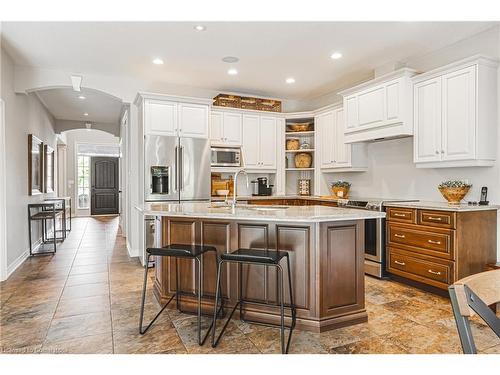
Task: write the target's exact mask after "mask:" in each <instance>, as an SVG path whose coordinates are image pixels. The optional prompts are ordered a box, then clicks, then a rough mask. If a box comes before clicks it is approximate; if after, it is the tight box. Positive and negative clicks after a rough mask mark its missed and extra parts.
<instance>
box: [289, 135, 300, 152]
mask: <svg viewBox="0 0 500 375" xmlns="http://www.w3.org/2000/svg"><path fill="white" fill-rule="evenodd" d="M286 149H287V150H298V149H299V140H298V139H297V138H290V139H287V140H286Z"/></svg>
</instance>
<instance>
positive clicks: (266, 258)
mask: <svg viewBox="0 0 500 375" xmlns="http://www.w3.org/2000/svg"><path fill="white" fill-rule="evenodd" d="M285 256H288V252H286V251H275V250H259V249H238V250H236V251H233V252H232V253H224V254H221V256H220V257H221V260H227V261H232V262H253V263H266V264H277V263H279V261H280V260H281V258H283V257H285Z"/></svg>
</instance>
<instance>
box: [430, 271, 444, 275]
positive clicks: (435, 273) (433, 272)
mask: <svg viewBox="0 0 500 375" xmlns="http://www.w3.org/2000/svg"><path fill="white" fill-rule="evenodd" d="M427 272H429V273H432V274H433V275H441V272H439V271H437V272H436V271H433V270H427Z"/></svg>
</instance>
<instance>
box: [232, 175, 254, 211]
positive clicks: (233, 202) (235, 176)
mask: <svg viewBox="0 0 500 375" xmlns="http://www.w3.org/2000/svg"><path fill="white" fill-rule="evenodd" d="M240 173H244V174H245V177H246V178H247V188H248V187H249V186H250V182H249V181H248V174H247V172H246V171H245V170H244V169H240V170H239V171H237V172H236V173H235V174H234V189H233V201H232V202H231V207H232V208H233V210H234V208H235V207H236V190H237V189H238V176H239V175H240Z"/></svg>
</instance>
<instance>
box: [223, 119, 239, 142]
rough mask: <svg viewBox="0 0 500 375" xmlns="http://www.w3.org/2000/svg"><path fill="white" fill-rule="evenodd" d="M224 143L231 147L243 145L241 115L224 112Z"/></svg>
mask: <svg viewBox="0 0 500 375" xmlns="http://www.w3.org/2000/svg"><path fill="white" fill-rule="evenodd" d="M223 123H224V125H223V136H222V137H223V141H224V144H226V145H230V146H240V145H241V114H239V113H227V112H224V122H223Z"/></svg>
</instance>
